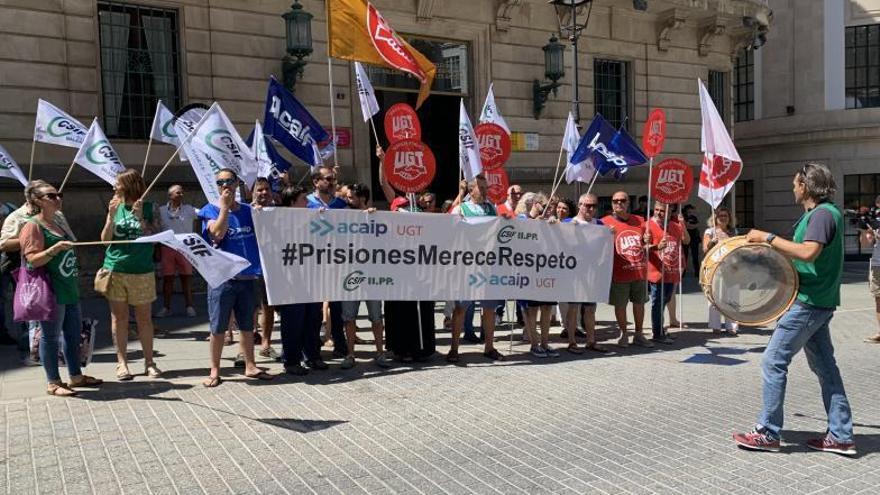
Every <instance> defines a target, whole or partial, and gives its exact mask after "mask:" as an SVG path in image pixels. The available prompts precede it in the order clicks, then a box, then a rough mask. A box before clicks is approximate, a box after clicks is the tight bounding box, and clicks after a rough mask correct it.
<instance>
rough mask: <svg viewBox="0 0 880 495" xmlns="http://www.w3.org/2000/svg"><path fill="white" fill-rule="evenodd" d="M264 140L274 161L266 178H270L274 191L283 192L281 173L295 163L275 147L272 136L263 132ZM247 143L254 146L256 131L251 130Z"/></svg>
mask: <svg viewBox="0 0 880 495" xmlns="http://www.w3.org/2000/svg"><path fill="white" fill-rule="evenodd" d="M263 141H265V143H266V154H267V155H269V159H270V160H271V161H272V171H271V172H270V173H269V174H268V175H269V176H268V177H266V178H267V179H269V183H270V184H272V191H274V192H281V189H283V187H282V186H283V183H282V182H281V174H283V173H284V172H287V171H288V170H290V167H291V166H293V165H292V164H291V163H290V162H289V161H287V160H285V159H284V157H283V156H281V153H279V152H278V150H277V149H275V143H273V142H272V138H270V137H269V136H267V135H265V134H263ZM245 144H247V145H248V147H253V146H254V131H251V133H250V135H249V136H248V138H247V139H246V140H245Z"/></svg>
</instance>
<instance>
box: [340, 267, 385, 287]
mask: <svg viewBox="0 0 880 495" xmlns="http://www.w3.org/2000/svg"><path fill="white" fill-rule="evenodd" d="M361 285H379V286H391V285H394V279H393V278H391V277H370V276H367V275H365V274H364V272H362V271H361V270H355V271H353V272H351V273H349V274H348V275H346V276H345V278H343V279H342V288H343V289H344V290H345V291H346V292H353V291H355V290H357V289H359V288H360V286H361Z"/></svg>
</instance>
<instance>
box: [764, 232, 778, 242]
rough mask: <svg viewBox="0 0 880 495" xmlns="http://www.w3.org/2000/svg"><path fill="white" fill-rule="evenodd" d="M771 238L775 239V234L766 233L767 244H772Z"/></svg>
mask: <svg viewBox="0 0 880 495" xmlns="http://www.w3.org/2000/svg"><path fill="white" fill-rule="evenodd" d="M773 239H776V234H767V239H766V241H765V242H767V244H773Z"/></svg>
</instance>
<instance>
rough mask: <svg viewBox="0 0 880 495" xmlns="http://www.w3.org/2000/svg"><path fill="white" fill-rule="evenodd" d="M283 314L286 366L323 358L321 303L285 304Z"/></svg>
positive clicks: (282, 346) (282, 343) (283, 345)
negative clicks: (303, 360) (304, 360)
mask: <svg viewBox="0 0 880 495" xmlns="http://www.w3.org/2000/svg"><path fill="white" fill-rule="evenodd" d="M275 309H277V310H278V313H280V314H281V325H280V327H281V349H282V351H281V353H282V357H283V360H284V365H285V366H294V365H297V364H299V363H300V361H302V359H303V357H305V359H306V360H307V361H318V360H320V359H321V303H300V304H284V305H281V306H276V307H275Z"/></svg>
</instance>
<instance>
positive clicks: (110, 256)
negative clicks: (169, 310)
mask: <svg viewBox="0 0 880 495" xmlns="http://www.w3.org/2000/svg"><path fill="white" fill-rule="evenodd" d="M113 189H114V191H115V192H116V194H114V195H113V199H111V200H110V205H109V207H108V212H107V221H106V222H105V223H104V229H103V230H102V231H101V240H102V241H126V240H133V239H137V238H138V237H140V236H142V235H144V234H145V233H147V232H146V231H147V230H148V224H147V222H146V221H145V219H144V211H143V208H144V202H143V200H141V196H143V194H144V190H145V189H146V184H144V179H143V178H142V177H141V174H140V173H139V172H138V171H137V170H134V169H131V168H129V169H126V170H125V171H124V172H122V173H121V174H119V175H118V176H117V177H116V185H115V186H114V188H113ZM103 270H106V271H108V272H110V280H109V284H108V287H107V293H106V294H105V296H106V297H107V300H108V301H109V302H110V326H111V328H112V329H113V339H114V340H115V341H116V360H117V364H116V378H117V379H119V380H120V381H127V380H131V379H132V378H133V376H132V374H131V372H130V371H129V370H128V356H127V353H126V352H127V348H128V307H129V306H134V318H135V321H136V322H137V330H138V337H139V338H140V341H141V349H142V350H143V352H144V372H145V374H146V375H147V376H149V377H151V378H157V377H159V376H161V375H162V371H161V370H159V368H158V367H157V366H156V363H155V362H154V361H153V315H152V305H153V301H155V300H156V277H155V274H154V272H153V245H152V244H146V243H132V244H111V245H110V246H108V247H107V251H106V253H105V254H104V266H103Z"/></svg>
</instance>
